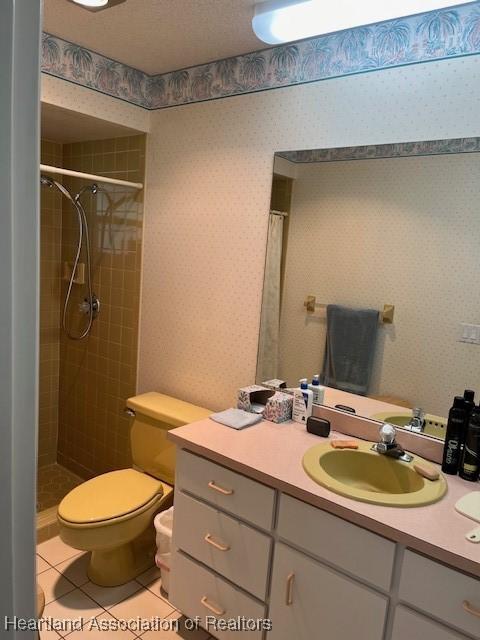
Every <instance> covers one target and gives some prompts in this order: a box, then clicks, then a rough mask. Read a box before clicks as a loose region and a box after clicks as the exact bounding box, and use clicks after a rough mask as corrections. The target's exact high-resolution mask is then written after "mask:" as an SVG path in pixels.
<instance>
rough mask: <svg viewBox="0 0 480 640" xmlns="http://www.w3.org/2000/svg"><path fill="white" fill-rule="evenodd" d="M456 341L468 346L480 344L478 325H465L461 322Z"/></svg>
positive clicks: (479, 327)
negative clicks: (465, 343)
mask: <svg viewBox="0 0 480 640" xmlns="http://www.w3.org/2000/svg"><path fill="white" fill-rule="evenodd" d="M458 341H459V342H467V343H468V344H480V324H466V323H464V322H462V324H461V325H460V337H459V339H458Z"/></svg>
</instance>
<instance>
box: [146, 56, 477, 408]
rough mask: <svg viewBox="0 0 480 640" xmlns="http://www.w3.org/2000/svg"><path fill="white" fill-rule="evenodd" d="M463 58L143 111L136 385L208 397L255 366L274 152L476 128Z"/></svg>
mask: <svg viewBox="0 0 480 640" xmlns="http://www.w3.org/2000/svg"><path fill="white" fill-rule="evenodd" d="M479 76H480V59H479V58H478V57H476V56H475V57H469V58H468V57H466V58H459V59H455V60H445V61H441V62H436V63H434V62H430V63H428V64H423V65H422V64H419V65H416V66H411V67H404V68H396V69H390V70H385V71H381V72H377V73H367V74H362V75H357V76H350V77H344V78H339V79H336V80H329V81H324V82H318V83H313V84H310V85H303V86H297V87H289V88H286V89H277V90H274V91H266V92H264V93H257V94H252V95H247V96H238V97H234V98H227V99H223V100H217V101H214V102H208V103H200V104H195V105H191V106H183V107H178V108H173V109H166V110H163V111H159V112H154V113H151V134H150V136H149V142H148V145H147V179H146V182H147V185H148V186H147V190H146V206H145V241H144V261H143V292H142V306H141V332H140V354H139V390H140V391H147V390H151V389H156V390H159V391H163V392H165V393H169V394H171V395H174V396H177V397H179V398H182V399H184V400H188V401H191V402H195V403H197V404H200V405H203V406H206V407H208V408H211V409H221V408H224V407H227V406H231V405H232V403H233V402H234V396H235V390H236V389H237V388H238V387H239V386H242V385H245V384H248V383H251V382H253V381H254V379H255V368H256V358H257V340H258V327H259V318H260V304H261V295H262V283H263V267H264V259H265V243H266V232H267V213H268V208H269V199H270V188H271V180H272V168H273V154H274V152H275V151H280V150H286V149H307V148H321V147H337V146H354V145H364V144H382V143H388V142H404V141H410V140H429V139H435V138H455V137H461V136H476V135H479V133H480V132H479V125H478V113H479V111H480V77H479Z"/></svg>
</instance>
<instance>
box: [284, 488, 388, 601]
mask: <svg viewBox="0 0 480 640" xmlns="http://www.w3.org/2000/svg"><path fill="white" fill-rule="evenodd" d="M278 534H279V536H280V537H281V538H283V539H284V540H287V541H289V542H292V543H293V544H294V545H296V546H298V547H301V548H302V549H305V550H306V551H309V552H310V553H312V554H313V555H315V556H317V557H318V558H320V559H322V560H325V561H326V562H329V563H331V564H333V565H335V566H337V567H339V568H340V569H343V570H344V571H347V572H348V573H351V574H352V575H354V576H357V577H358V578H360V579H361V580H365V582H369V583H371V584H373V585H376V586H377V587H380V588H381V589H384V590H385V591H388V589H389V588H390V583H391V579H392V571H393V560H394V555H395V544H394V543H393V542H391V541H390V540H386V539H385V538H382V537H381V536H377V535H376V534H374V533H371V532H370V531H367V530H366V529H362V528H361V527H357V526H356V525H354V524H351V523H350V522H346V521H345V520H342V519H341V518H337V517H336V516H333V515H332V514H330V513H327V512H326V511H322V510H321V509H317V508H315V507H312V506H311V505H308V504H305V503H304V502H301V501H300V500H296V499H295V498H291V497H290V496H287V495H285V494H282V496H281V498H280V514H279V520H278Z"/></svg>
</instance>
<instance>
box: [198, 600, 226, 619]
mask: <svg viewBox="0 0 480 640" xmlns="http://www.w3.org/2000/svg"><path fill="white" fill-rule="evenodd" d="M200 602H201V603H202V604H203V606H204V607H206V608H207V609H208V610H209V611H211V612H212V613H214V614H215V615H216V616H223V615H224V613H225V609H219V608H218V607H215V606H214V605H213V604H210V602H209V601H208V600H207V596H203V598H202V599H201V600H200Z"/></svg>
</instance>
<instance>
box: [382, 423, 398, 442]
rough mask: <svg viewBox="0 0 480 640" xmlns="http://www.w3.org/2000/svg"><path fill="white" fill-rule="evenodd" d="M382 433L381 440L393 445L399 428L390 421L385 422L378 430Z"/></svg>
mask: <svg viewBox="0 0 480 640" xmlns="http://www.w3.org/2000/svg"><path fill="white" fill-rule="evenodd" d="M378 432H379V434H380V441H381V442H382V443H383V444H386V445H392V444H393V443H394V442H395V437H396V434H397V430H396V429H395V427H394V426H393V424H390V423H388V422H384V423H383V424H382V426H381V427H380V429H379V430H378Z"/></svg>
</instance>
